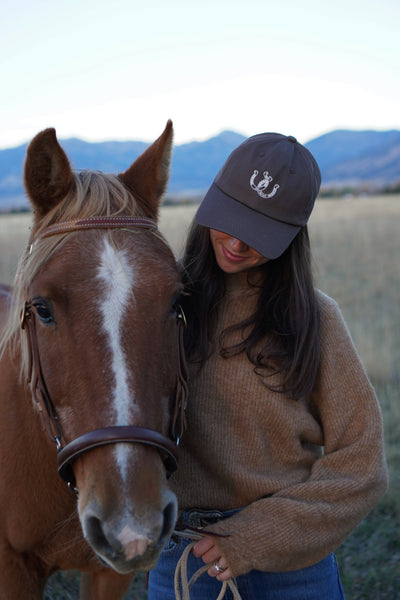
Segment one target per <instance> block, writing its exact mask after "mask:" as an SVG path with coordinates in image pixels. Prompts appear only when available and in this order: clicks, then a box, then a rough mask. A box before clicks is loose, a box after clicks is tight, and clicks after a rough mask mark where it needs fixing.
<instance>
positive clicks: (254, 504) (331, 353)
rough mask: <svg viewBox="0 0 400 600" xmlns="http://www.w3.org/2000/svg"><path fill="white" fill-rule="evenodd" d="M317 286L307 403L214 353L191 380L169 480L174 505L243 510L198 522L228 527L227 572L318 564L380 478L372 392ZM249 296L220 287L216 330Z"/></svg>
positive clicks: (379, 487) (379, 488)
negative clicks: (315, 353)
mask: <svg viewBox="0 0 400 600" xmlns="http://www.w3.org/2000/svg"><path fill="white" fill-rule="evenodd" d="M233 281H234V279H233ZM318 294H319V298H320V304H321V319H322V327H321V345H322V362H321V375H320V378H319V380H318V384H317V386H316V388H315V391H314V394H313V398H312V400H310V402H308V403H306V402H299V401H294V400H290V399H288V398H287V397H286V396H285V395H283V394H280V393H275V392H271V391H270V390H269V389H268V388H267V387H266V386H265V385H264V384H263V381H262V379H261V377H260V376H258V375H256V374H255V373H254V366H253V365H252V364H251V363H250V362H249V361H248V359H247V358H246V356H245V355H244V354H241V355H239V356H235V357H232V358H229V359H223V358H222V357H221V356H219V355H218V353H216V354H215V355H214V356H212V357H211V358H210V359H209V360H208V362H207V363H206V365H205V367H204V368H203V370H202V371H201V373H200V375H199V376H196V374H194V373H192V376H191V381H190V395H189V403H188V408H187V421H188V430H187V432H186V433H185V435H184V438H183V440H182V442H181V444H182V445H181V450H180V462H179V468H178V471H177V473H176V474H174V476H173V477H172V478H171V480H170V482H171V485H172V487H173V489H174V491H175V492H176V494H177V496H178V500H179V505H180V510H184V509H189V508H201V509H206V510H211V509H218V510H222V511H224V510H230V509H235V508H243V509H242V510H241V511H240V512H239V513H237V514H236V515H234V516H233V517H230V518H229V519H226V520H224V521H221V522H219V523H218V524H216V525H213V526H210V527H209V528H208V529H209V530H210V531H214V532H219V533H223V534H229V537H225V538H220V537H219V538H218V543H219V545H220V548H221V550H222V552H223V554H224V556H225V557H226V559H227V562H228V564H229V565H230V567H231V570H232V572H233V573H234V575H235V576H237V575H240V574H243V573H246V572H248V571H250V570H251V569H259V570H262V571H286V570H294V569H300V568H303V567H306V566H309V565H312V564H314V563H316V562H318V561H319V560H321V559H322V558H324V557H325V556H327V555H328V554H329V553H330V552H331V551H332V550H334V549H335V548H336V547H337V546H338V545H340V543H341V542H342V541H343V540H344V539H345V538H346V537H347V536H348V534H349V533H350V532H351V531H352V530H353V529H354V528H355V527H356V525H357V524H358V523H359V522H360V521H361V520H362V519H363V518H364V517H365V516H366V514H367V513H368V512H369V511H370V510H371V508H372V507H373V506H374V505H375V504H376V503H377V502H378V501H379V499H380V498H381V496H382V495H383V493H384V492H385V489H386V486H387V469H386V463H385V458H384V451H383V435H382V419H381V413H380V409H379V405H378V402H377V399H376V396H375V393H374V391H373V388H372V386H371V384H370V383H369V381H368V378H367V375H366V373H365V370H364V368H363V366H362V364H361V361H360V359H359V356H358V354H357V352H356V350H355V348H354V346H353V343H352V341H351V338H350V335H349V332H348V330H347V328H346V325H345V323H344V321H343V318H342V315H341V313H340V310H339V308H338V306H337V304H336V303H335V302H334V301H333V300H332V299H331V298H329V297H328V296H326V295H324V294H322V293H321V292H319V293H318ZM255 300H256V299H255V296H254V292H252V291H249V290H248V289H247V288H246V289H245V288H244V287H243V285H233V287H232V286H231V289H229V291H228V293H227V296H226V297H225V299H224V301H223V306H222V307H221V309H222V310H221V315H222V316H221V320H220V322H219V327H218V333H219V331H221V330H222V329H224V328H225V327H226V326H227V325H229V324H232V323H235V322H238V321H240V320H242V319H243V318H245V317H246V316H248V315H249V314H250V313H252V312H253V310H254V306H255ZM235 335H236V336H237V335H238V334H235ZM234 339H235V337H232V338H230V340H229V341H231V340H232V341H233V340H234Z"/></svg>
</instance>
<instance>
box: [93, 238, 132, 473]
mask: <svg viewBox="0 0 400 600" xmlns="http://www.w3.org/2000/svg"><path fill="white" fill-rule="evenodd" d="M135 275H136V274H135V273H134V269H133V265H132V264H131V263H130V262H129V260H128V256H127V252H124V251H121V250H120V251H118V252H116V250H115V248H113V247H112V245H111V244H110V242H109V241H108V240H107V238H105V239H104V247H103V249H102V252H101V257H100V266H99V270H98V278H99V279H100V280H101V292H100V310H101V313H102V316H103V328H104V331H105V332H106V335H107V339H108V344H109V349H110V354H111V366H112V371H113V374H114V387H113V390H112V398H113V408H114V411H113V412H114V415H113V416H112V418H113V420H115V422H114V425H127V424H129V423H130V421H132V414H131V411H132V407H133V406H134V404H135V395H134V390H130V389H129V384H128V370H127V364H126V358H125V355H124V351H123V349H122V344H121V322H122V318H123V316H124V313H125V311H126V309H127V306H128V303H129V302H132V301H133V300H134V286H135ZM115 451H116V453H117V464H118V466H119V468H120V471H121V476H122V479H123V480H126V476H127V469H128V465H127V457H128V453H129V452H130V451H132V447H130V448H128V447H127V446H126V445H125V444H118V445H117V446H116V448H115Z"/></svg>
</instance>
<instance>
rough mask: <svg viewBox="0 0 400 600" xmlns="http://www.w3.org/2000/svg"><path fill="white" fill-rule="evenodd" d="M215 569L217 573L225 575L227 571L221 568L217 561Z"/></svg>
mask: <svg viewBox="0 0 400 600" xmlns="http://www.w3.org/2000/svg"><path fill="white" fill-rule="evenodd" d="M214 569H215V570H216V571H217V573H223V572H224V571H226V569H227V567H221V565H220V564H219V562H218V561H217V562H215V563H214Z"/></svg>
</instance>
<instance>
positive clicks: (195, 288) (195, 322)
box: [181, 223, 320, 399]
mask: <svg viewBox="0 0 400 600" xmlns="http://www.w3.org/2000/svg"><path fill="white" fill-rule="evenodd" d="M181 267H182V277H183V282H184V285H185V297H184V300H183V304H184V308H186V312H187V314H188V315H189V319H188V328H187V332H186V339H185V345H186V353H187V358H188V360H189V361H192V362H197V363H199V364H200V366H201V365H203V364H204V362H205V361H206V360H207V358H208V357H209V356H210V354H211V353H212V352H213V351H214V350H215V347H216V340H215V339H214V338H215V331H216V325H217V319H218V310H219V305H220V301H221V300H222V298H223V297H224V294H225V284H224V273H223V271H222V270H221V269H220V268H219V267H218V265H217V262H216V260H215V255H214V250H213V248H212V245H211V241H210V234H209V229H207V228H205V227H201V226H200V225H197V224H196V223H193V224H192V226H191V229H190V231H189V234H188V239H187V243H186V248H185V252H184V256H183V259H182V262H181ZM261 269H263V270H264V272H265V277H264V281H263V283H262V284H259V283H258V284H257V285H258V287H260V295H259V300H258V305H257V309H256V312H255V313H254V315H252V316H250V317H249V318H248V319H246V320H245V321H243V322H241V323H238V324H236V325H234V326H232V327H230V328H229V329H227V330H226V331H225V332H223V334H224V333H227V332H228V331H229V332H230V331H232V330H237V329H244V328H247V327H250V333H249V334H248V335H247V337H246V338H245V339H244V340H243V342H241V343H240V344H237V345H234V346H230V347H223V348H222V350H221V354H222V356H224V357H226V358H228V357H229V356H233V355H235V354H239V353H241V352H246V354H247V357H248V358H249V360H250V361H251V362H252V363H253V364H254V365H255V370H256V372H258V373H259V374H260V375H262V376H263V377H264V381H265V383H266V385H267V386H268V387H270V388H271V389H274V390H275V391H280V392H285V393H286V394H288V395H289V396H290V397H293V398H296V399H300V398H304V397H305V398H307V397H309V396H310V394H311V392H312V389H313V387H314V382H315V379H316V376H317V371H318V366H319V357H320V344H319V326H320V315H319V306H318V301H317V298H316V293H315V288H314V282H313V275H312V267H311V251H310V241H309V236H308V231H307V226H304V227H302V229H301V230H300V232H299V233H298V234H297V236H296V237H295V239H294V240H293V242H292V243H291V244H290V246H289V247H288V248H287V249H286V251H285V252H284V253H283V254H282V255H281V256H280V257H279V258H277V259H275V260H270V261H268V262H267V263H265V264H264V265H263V266H262V267H261ZM250 273H251V271H250ZM249 283H250V282H249ZM222 339H223V335H222ZM277 373H279V374H280V375H281V377H280V379H281V381H282V385H281V386H279V387H275V386H273V385H272V384H269V383H268V377H266V374H269V375H274V374H277Z"/></svg>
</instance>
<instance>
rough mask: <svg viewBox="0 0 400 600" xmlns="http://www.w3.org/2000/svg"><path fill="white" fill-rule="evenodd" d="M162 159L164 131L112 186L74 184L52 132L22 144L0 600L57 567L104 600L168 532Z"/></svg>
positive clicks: (175, 357) (9, 306)
mask: <svg viewBox="0 0 400 600" xmlns="http://www.w3.org/2000/svg"><path fill="white" fill-rule="evenodd" d="M171 146H172V123H171V122H168V124H167V126H166V128H165V130H164V132H163V134H162V135H161V136H160V137H159V138H158V139H157V140H156V141H155V142H154V143H153V144H152V145H151V146H150V147H149V148H148V149H147V150H146V151H145V152H144V153H143V154H142V155H141V156H140V157H139V158H138V159H137V160H136V161H135V162H134V163H133V164H132V165H131V166H130V167H129V169H128V170H127V171H126V172H125V173H123V174H120V175H119V176H116V175H105V174H103V173H100V172H92V171H82V172H80V173H74V172H73V171H72V169H71V166H70V163H69V161H68V158H67V156H66V155H65V153H64V151H63V150H62V148H61V146H60V145H59V143H58V141H57V138H56V135H55V131H54V130H53V129H48V130H45V131H43V132H41V133H39V134H38V135H37V136H36V137H35V138H34V140H33V141H32V142H31V144H30V145H29V147H28V151H27V159H26V163H25V187H26V190H27V193H28V195H29V198H30V200H31V203H32V207H33V211H34V220H33V226H32V231H31V239H30V243H29V247H28V249H27V251H26V253H25V254H24V256H23V257H22V258H21V261H20V264H19V267H18V271H17V275H16V279H15V286H14V290H13V293H11V290H10V289H8V288H7V287H6V286H3V287H1V291H0V309H1V310H0V326H1V328H2V331H3V333H2V339H1V346H0V355H1V360H0V598H1V599H2V600H38V599H40V598H42V597H43V592H44V588H45V585H46V581H47V579H48V577H49V576H50V575H51V574H52V573H54V572H55V571H58V570H68V569H77V570H79V571H81V572H84V573H85V572H86V573H89V574H90V577H89V576H86V577H85V578H84V584H83V585H82V586H81V597H85V598H87V599H96V600H119V599H120V598H122V596H123V594H124V593H125V591H126V590H127V588H128V587H129V584H130V582H131V580H132V577H133V575H132V573H133V572H134V571H137V570H148V569H150V568H152V566H154V564H155V563H156V561H157V558H158V555H159V553H160V551H161V549H162V547H163V545H164V543H165V542H166V540H167V539H168V538H169V536H170V534H171V532H172V530H173V527H174V524H175V520H176V514H177V501H176V497H175V496H174V494H173V493H172V492H171V491H170V490H169V487H168V483H167V478H166V472H167V471H168V470H170V469H173V468H174V466H175V462H176V445H175V442H174V441H171V437H172V438H173V439H174V440H175V439H176V437H177V436H178V435H179V431H178V429H179V428H180V427H181V422H182V412H181V409H182V405H183V402H184V393H182V392H185V390H186V385H185V373H184V372H182V367H184V362H182V357H180V343H179V337H180V327H179V323H180V322H181V320H180V319H179V317H180V316H181V315H180V314H179V311H178V309H177V297H178V295H179V293H180V291H181V283H180V278H179V274H178V270H177V268H176V263H175V260H174V257H173V254H172V252H171V250H170V248H169V247H168V246H167V244H166V242H165V241H164V239H163V237H162V236H161V234H160V233H159V232H158V230H157V226H156V220H157V216H158V208H159V204H160V198H161V196H162V194H163V192H164V189H165V186H166V183H167V179H168V171H169V163H170V155H171ZM21 314H22V328H21V327H20V325H19V319H20V315H21ZM177 396H179V398H177ZM177 403H178V404H179V406H178V405H177ZM172 409H173V410H175V417H174V418H173V416H172V414H171V410H172ZM177 415H178V416H177ZM171 427H172V433H171ZM58 470H59V471H60V474H61V476H62V478H63V479H65V480H66V481H68V482H69V484H70V487H72V488H73V489H74V490H75V491H76V492H77V493H78V495H77V496H75V495H74V494H73V493H72V492H71V490H70V489H68V487H67V485H66V483H65V482H64V481H63V480H62V478H61V477H59V474H58V472H57V471H58Z"/></svg>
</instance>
